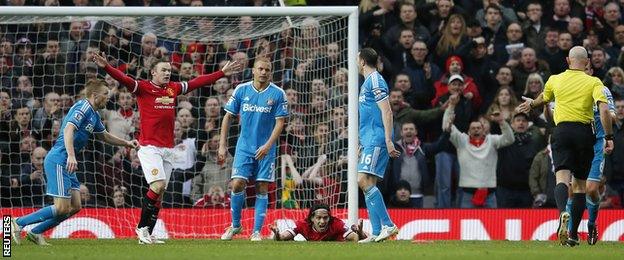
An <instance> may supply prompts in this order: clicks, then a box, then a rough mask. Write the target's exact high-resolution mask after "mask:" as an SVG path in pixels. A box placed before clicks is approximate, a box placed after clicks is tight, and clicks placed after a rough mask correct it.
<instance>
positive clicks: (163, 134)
mask: <svg viewBox="0 0 624 260" xmlns="http://www.w3.org/2000/svg"><path fill="white" fill-rule="evenodd" d="M104 70H106V72H107V73H108V74H110V75H111V77H113V78H114V79H115V80H117V81H119V83H121V84H122V85H124V86H126V87H127V88H128V91H130V92H132V93H134V94H135V95H136V97H137V103H138V105H139V116H140V124H141V126H140V127H141V134H140V135H139V143H140V144H141V145H142V146H145V145H153V146H156V147H168V148H172V147H173V146H174V143H173V128H174V126H175V120H176V110H177V97H178V95H181V94H185V93H187V92H190V91H193V90H194V89H196V88H199V87H202V86H205V85H209V84H212V83H214V82H215V81H217V79H219V78H221V77H223V76H225V75H224V74H223V72H222V71H217V72H215V73H212V74H209V75H202V76H199V77H197V78H195V79H192V80H190V81H189V82H169V83H168V84H167V85H166V86H158V85H156V84H154V83H152V82H151V81H148V80H134V79H132V78H130V77H128V76H126V75H125V74H124V73H123V72H121V71H119V70H117V69H115V68H113V67H111V66H110V65H107V66H106V67H105V68H104Z"/></svg>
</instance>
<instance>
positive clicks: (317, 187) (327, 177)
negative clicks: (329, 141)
mask: <svg viewBox="0 0 624 260" xmlns="http://www.w3.org/2000/svg"><path fill="white" fill-rule="evenodd" d="M327 158H328V157H327V155H326V154H321V155H319V156H318V157H317V159H316V162H315V163H314V164H313V165H312V166H310V167H309V168H308V169H307V170H306V171H305V172H304V173H303V174H301V177H302V178H303V179H304V180H305V181H307V182H308V183H310V184H311V185H312V187H314V203H315V204H326V205H331V206H337V205H338V201H339V200H340V182H339V181H336V179H335V178H334V176H333V175H334V174H333V173H332V172H330V167H329V163H328V161H327Z"/></svg>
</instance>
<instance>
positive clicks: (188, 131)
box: [177, 100, 217, 138]
mask: <svg viewBox="0 0 624 260" xmlns="http://www.w3.org/2000/svg"><path fill="white" fill-rule="evenodd" d="M214 102H217V101H216V100H214ZM177 121H178V122H179V123H180V128H181V130H182V132H183V133H184V136H186V137H191V138H192V137H197V131H195V130H194V129H195V123H196V119H195V117H193V114H191V111H190V110H188V109H186V108H181V109H179V110H178V113H177Z"/></svg>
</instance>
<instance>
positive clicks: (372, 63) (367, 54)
mask: <svg viewBox="0 0 624 260" xmlns="http://www.w3.org/2000/svg"><path fill="white" fill-rule="evenodd" d="M358 56H360V59H362V60H363V61H364V62H365V63H366V66H369V67H373V68H376V67H377V59H378V55H377V52H376V51H375V50H374V49H373V48H364V49H361V50H360V54H359V55H358Z"/></svg>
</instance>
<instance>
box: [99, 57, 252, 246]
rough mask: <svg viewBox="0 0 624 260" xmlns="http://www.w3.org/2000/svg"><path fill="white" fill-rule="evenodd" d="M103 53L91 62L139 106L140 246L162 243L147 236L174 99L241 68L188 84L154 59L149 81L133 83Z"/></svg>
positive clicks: (169, 155)
mask: <svg viewBox="0 0 624 260" xmlns="http://www.w3.org/2000/svg"><path fill="white" fill-rule="evenodd" d="M105 57H106V56H105V54H104V53H102V54H101V55H99V54H95V55H94V56H93V61H94V62H95V63H96V64H97V65H98V66H99V67H101V68H104V70H105V71H106V73H108V74H109V75H111V76H112V77H113V78H114V79H115V80H117V81H119V83H121V84H122V85H124V86H126V87H127V88H128V91H129V92H131V93H134V95H135V96H136V97H137V103H138V105H139V114H140V124H141V133H140V135H139V144H140V148H139V151H138V152H137V155H138V157H139V160H140V161H141V168H142V169H143V175H144V176H145V179H146V180H147V183H148V184H149V189H148V191H147V194H146V196H145V198H144V200H143V207H142V209H141V220H140V221H139V224H138V226H137V228H136V234H137V236H138V238H139V243H140V244H162V243H164V242H163V241H160V240H157V239H155V238H154V236H153V235H152V234H151V233H152V232H153V231H154V226H155V225H156V220H157V219H158V213H159V211H160V200H161V198H162V195H163V193H164V192H165V189H166V188H167V184H168V182H169V177H171V171H172V169H173V167H172V162H173V154H174V153H173V147H174V143H173V136H174V135H173V129H174V125H175V120H176V107H177V97H178V96H179V95H183V94H186V93H188V92H191V91H193V90H195V89H197V88H200V87H203V86H207V85H210V84H212V83H214V82H215V81H217V80H218V79H220V78H222V77H224V76H229V75H230V74H232V73H234V72H236V71H238V70H240V69H241V67H242V65H240V64H237V63H236V62H233V63H230V62H228V63H226V64H225V66H223V69H221V70H220V71H217V72H214V73H212V74H208V75H202V76H199V77H197V78H194V79H192V80H190V81H188V82H186V81H183V82H171V81H170V78H171V63H170V62H169V61H165V60H158V61H155V62H154V63H152V65H151V67H150V74H151V80H134V79H133V78H131V77H129V76H127V75H126V74H124V73H123V72H121V71H119V70H117V69H115V68H113V67H112V66H110V65H109V64H108V62H107V60H106V58H105Z"/></svg>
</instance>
